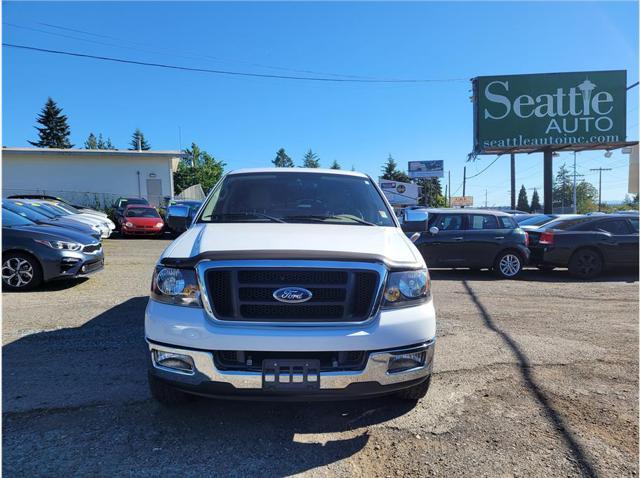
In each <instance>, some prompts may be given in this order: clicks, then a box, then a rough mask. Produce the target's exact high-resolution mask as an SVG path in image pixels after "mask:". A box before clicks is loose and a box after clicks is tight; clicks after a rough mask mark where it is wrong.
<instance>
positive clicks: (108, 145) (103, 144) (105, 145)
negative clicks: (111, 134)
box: [98, 133, 116, 149]
mask: <svg viewBox="0 0 640 478" xmlns="http://www.w3.org/2000/svg"><path fill="white" fill-rule="evenodd" d="M98 149H116V147H115V146H114V145H113V143H112V142H111V138H107V140H106V141H105V140H104V139H103V138H102V133H100V134H99V135H98Z"/></svg>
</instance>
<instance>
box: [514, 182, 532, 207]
mask: <svg viewBox="0 0 640 478" xmlns="http://www.w3.org/2000/svg"><path fill="white" fill-rule="evenodd" d="M516 209H518V210H519V211H528V210H529V209H530V208H529V198H528V197H527V189H526V188H525V187H524V184H523V185H522V187H521V188H520V192H519V193H518V204H517V205H516Z"/></svg>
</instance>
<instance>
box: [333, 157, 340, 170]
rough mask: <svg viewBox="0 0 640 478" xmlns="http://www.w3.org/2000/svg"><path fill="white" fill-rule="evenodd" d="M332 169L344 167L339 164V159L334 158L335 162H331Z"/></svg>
mask: <svg viewBox="0 0 640 478" xmlns="http://www.w3.org/2000/svg"><path fill="white" fill-rule="evenodd" d="M331 169H342V167H341V166H340V164H338V161H336V160H335V159H334V160H333V163H332V164H331Z"/></svg>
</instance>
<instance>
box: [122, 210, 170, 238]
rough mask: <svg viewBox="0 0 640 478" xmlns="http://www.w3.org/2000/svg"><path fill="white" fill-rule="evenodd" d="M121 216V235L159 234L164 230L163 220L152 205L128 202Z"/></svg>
mask: <svg viewBox="0 0 640 478" xmlns="http://www.w3.org/2000/svg"><path fill="white" fill-rule="evenodd" d="M122 218H123V222H122V225H121V226H120V233H121V234H122V235H123V236H159V235H161V234H162V233H163V232H164V221H163V220H162V218H161V217H160V214H158V211H156V208H154V207H153V206H148V205H147V206H145V205H141V204H129V205H128V206H127V207H125V208H124V212H123V213H122Z"/></svg>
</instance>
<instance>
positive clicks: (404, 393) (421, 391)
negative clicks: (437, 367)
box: [396, 375, 431, 401]
mask: <svg viewBox="0 0 640 478" xmlns="http://www.w3.org/2000/svg"><path fill="white" fill-rule="evenodd" d="M430 385H431V375H429V378H428V379H426V380H425V381H424V382H421V383H419V384H418V385H414V386H413V387H409V388H405V389H404V390H400V391H399V392H397V393H396V397H398V398H400V399H402V400H413V401H416V400H420V399H421V398H424V397H425V395H426V394H427V392H428V391H429V386H430Z"/></svg>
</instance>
